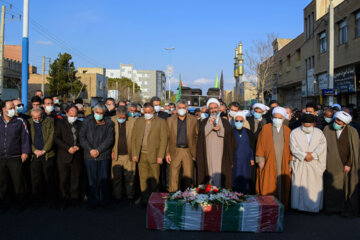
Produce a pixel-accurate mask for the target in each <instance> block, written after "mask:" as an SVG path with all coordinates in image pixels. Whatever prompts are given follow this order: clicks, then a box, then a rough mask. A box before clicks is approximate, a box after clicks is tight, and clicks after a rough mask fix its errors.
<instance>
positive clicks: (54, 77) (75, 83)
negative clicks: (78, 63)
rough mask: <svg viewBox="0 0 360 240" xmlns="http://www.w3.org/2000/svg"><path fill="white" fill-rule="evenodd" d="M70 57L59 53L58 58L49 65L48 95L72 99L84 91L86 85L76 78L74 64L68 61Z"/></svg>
mask: <svg viewBox="0 0 360 240" xmlns="http://www.w3.org/2000/svg"><path fill="white" fill-rule="evenodd" d="M71 59H72V56H71V55H70V54H68V53H64V54H62V53H59V55H58V58H57V59H55V60H54V62H52V63H51V64H50V69H49V77H48V78H47V79H48V81H49V93H50V94H56V95H61V96H63V97H64V98H66V97H67V96H71V97H72V98H73V99H74V98H76V96H77V95H78V94H79V93H80V92H82V91H84V90H85V88H86V85H84V84H83V83H82V82H81V81H80V77H77V76H76V73H77V71H76V70H75V64H74V62H73V61H70V60H71Z"/></svg>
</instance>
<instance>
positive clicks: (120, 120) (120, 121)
mask: <svg viewBox="0 0 360 240" xmlns="http://www.w3.org/2000/svg"><path fill="white" fill-rule="evenodd" d="M117 121H118V122H119V123H120V124H123V123H124V122H125V121H126V119H124V118H118V119H117Z"/></svg>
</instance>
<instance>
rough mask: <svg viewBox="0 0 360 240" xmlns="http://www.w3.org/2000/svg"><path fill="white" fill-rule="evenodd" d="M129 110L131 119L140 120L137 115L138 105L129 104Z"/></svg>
mask: <svg viewBox="0 0 360 240" xmlns="http://www.w3.org/2000/svg"><path fill="white" fill-rule="evenodd" d="M127 110H128V117H131V118H139V117H138V116H137V115H136V104H135V103H129V104H128V105H127Z"/></svg>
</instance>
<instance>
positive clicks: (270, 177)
mask: <svg viewBox="0 0 360 240" xmlns="http://www.w3.org/2000/svg"><path fill="white" fill-rule="evenodd" d="M286 115H287V113H286V110H285V108H282V107H275V108H274V109H273V111H272V116H273V118H272V123H268V124H266V125H265V126H263V128H262V130H261V132H260V134H259V136H258V140H257V145H256V154H255V155H256V157H255V161H256V163H257V164H258V166H259V168H258V174H257V178H256V192H257V193H258V194H260V195H274V196H276V197H277V198H278V199H279V200H280V201H281V202H282V203H283V204H284V206H285V209H288V207H289V198H290V187H291V185H290V172H291V169H290V163H291V159H292V156H291V153H290V132H291V130H290V128H288V127H287V126H286V125H285V124H284V120H285V117H286Z"/></svg>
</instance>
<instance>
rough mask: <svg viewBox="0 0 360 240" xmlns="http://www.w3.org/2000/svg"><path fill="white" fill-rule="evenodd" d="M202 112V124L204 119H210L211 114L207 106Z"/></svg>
mask: <svg viewBox="0 0 360 240" xmlns="http://www.w3.org/2000/svg"><path fill="white" fill-rule="evenodd" d="M200 111H201V114H200V122H201V121H203V120H204V119H207V118H208V117H209V113H208V109H207V107H206V106H203V107H202V108H201V110H200ZM200 122H199V124H200Z"/></svg>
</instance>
